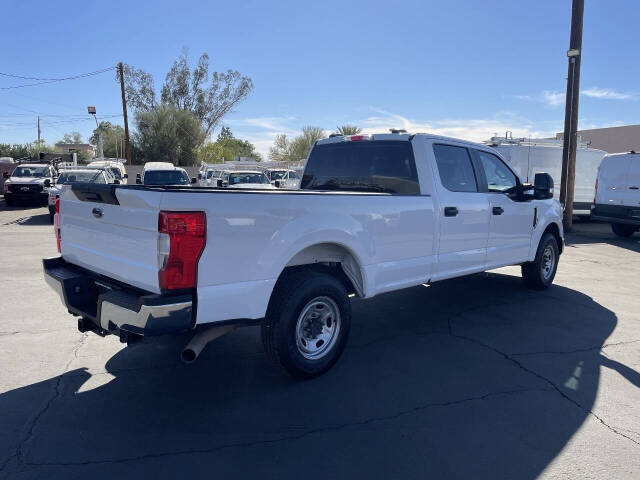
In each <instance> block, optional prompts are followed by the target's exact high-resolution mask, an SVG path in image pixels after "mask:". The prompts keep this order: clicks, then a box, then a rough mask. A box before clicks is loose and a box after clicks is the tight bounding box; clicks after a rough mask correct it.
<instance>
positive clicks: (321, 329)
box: [262, 270, 351, 380]
mask: <svg viewBox="0 0 640 480" xmlns="http://www.w3.org/2000/svg"><path fill="white" fill-rule="evenodd" d="M350 327H351V303H350V302H349V297H348V294H347V291H346V289H345V287H344V285H343V284H342V283H341V282H340V281H339V280H338V279H337V278H335V277H334V276H332V275H330V274H327V273H318V272H314V271H312V270H301V271H298V272H295V273H288V274H287V273H285V274H284V277H283V278H281V279H280V280H279V281H278V283H277V284H276V287H275V289H274V292H273V295H272V297H271V301H270V302H269V308H268V309H267V315H266V316H265V319H264V322H263V324H262V343H263V345H264V349H265V351H266V353H267V356H268V357H269V360H270V361H271V362H272V363H273V364H274V365H276V366H277V367H279V368H281V369H282V370H284V371H285V372H286V373H287V374H289V375H291V376H292V377H294V378H296V379H300V380H302V379H309V378H313V377H317V376H319V375H322V374H323V373H325V372H326V371H328V370H329V369H330V368H331V367H332V366H333V365H334V364H335V363H336V362H337V361H338V358H340V355H341V354H342V352H343V350H344V347H345V345H346V343H347V338H348V337H349V330H350Z"/></svg>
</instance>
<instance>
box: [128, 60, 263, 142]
mask: <svg viewBox="0 0 640 480" xmlns="http://www.w3.org/2000/svg"><path fill="white" fill-rule="evenodd" d="M116 76H117V75H116ZM124 76H125V91H126V95H127V101H128V102H129V103H130V105H132V107H133V108H134V109H135V110H140V111H143V112H149V111H153V110H156V109H158V108H160V106H172V107H175V108H177V109H179V110H184V111H188V112H191V113H192V114H193V115H194V116H195V117H196V118H197V119H198V120H199V121H200V124H201V128H202V130H203V131H204V133H205V136H207V135H209V133H210V132H211V131H212V130H213V129H214V128H215V127H216V126H217V125H218V123H219V122H220V120H222V118H223V117H224V116H225V115H226V114H227V113H229V112H231V111H232V110H233V108H234V107H235V106H236V105H237V104H238V103H240V102H241V101H242V100H244V99H245V98H246V97H247V96H248V95H249V93H250V92H251V90H252V89H253V82H252V80H251V79H250V78H249V77H246V76H243V75H242V74H241V73H240V72H238V71H236V70H227V71H226V72H211V73H209V55H207V54H206V53H203V54H202V55H201V56H200V58H199V59H198V64H197V65H196V67H195V68H194V69H193V71H191V69H190V67H189V62H188V57H187V53H186V52H183V53H182V54H181V55H180V57H178V59H177V60H176V61H174V62H173V66H172V67H171V69H170V70H169V72H168V73H167V76H166V78H165V81H164V84H163V86H162V89H161V92H160V104H159V103H158V101H157V98H156V93H155V88H154V83H153V77H152V76H151V75H150V74H149V73H147V72H145V71H143V70H139V69H136V68H133V67H131V66H130V65H124Z"/></svg>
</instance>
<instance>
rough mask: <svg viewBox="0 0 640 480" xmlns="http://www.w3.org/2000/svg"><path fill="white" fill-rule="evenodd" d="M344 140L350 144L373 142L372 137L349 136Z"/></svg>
mask: <svg viewBox="0 0 640 480" xmlns="http://www.w3.org/2000/svg"><path fill="white" fill-rule="evenodd" d="M344 139H345V140H346V141H348V142H359V141H361V140H371V135H347V136H345V137H344Z"/></svg>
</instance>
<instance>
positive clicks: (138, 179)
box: [136, 175, 142, 185]
mask: <svg viewBox="0 0 640 480" xmlns="http://www.w3.org/2000/svg"><path fill="white" fill-rule="evenodd" d="M136 184H137V185H142V180H141V179H140V175H138V176H137V177H136Z"/></svg>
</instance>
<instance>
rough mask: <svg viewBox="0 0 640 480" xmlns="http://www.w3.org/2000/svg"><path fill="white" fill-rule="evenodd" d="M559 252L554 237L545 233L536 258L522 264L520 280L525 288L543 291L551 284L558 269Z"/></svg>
mask: <svg viewBox="0 0 640 480" xmlns="http://www.w3.org/2000/svg"><path fill="white" fill-rule="evenodd" d="M559 257H560V250H559V248H558V242H557V240H556V237H554V236H553V235H552V234H551V233H545V234H544V235H543V236H542V238H541V239H540V243H539V244H538V250H537V251H536V258H535V259H534V260H533V262H527V263H523V264H522V267H521V268H522V279H523V280H524V283H525V285H526V286H527V287H529V288H532V289H534V290H544V289H546V288H549V286H550V285H551V284H552V283H553V279H554V278H555V276H556V270H557V269H558V259H559Z"/></svg>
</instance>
